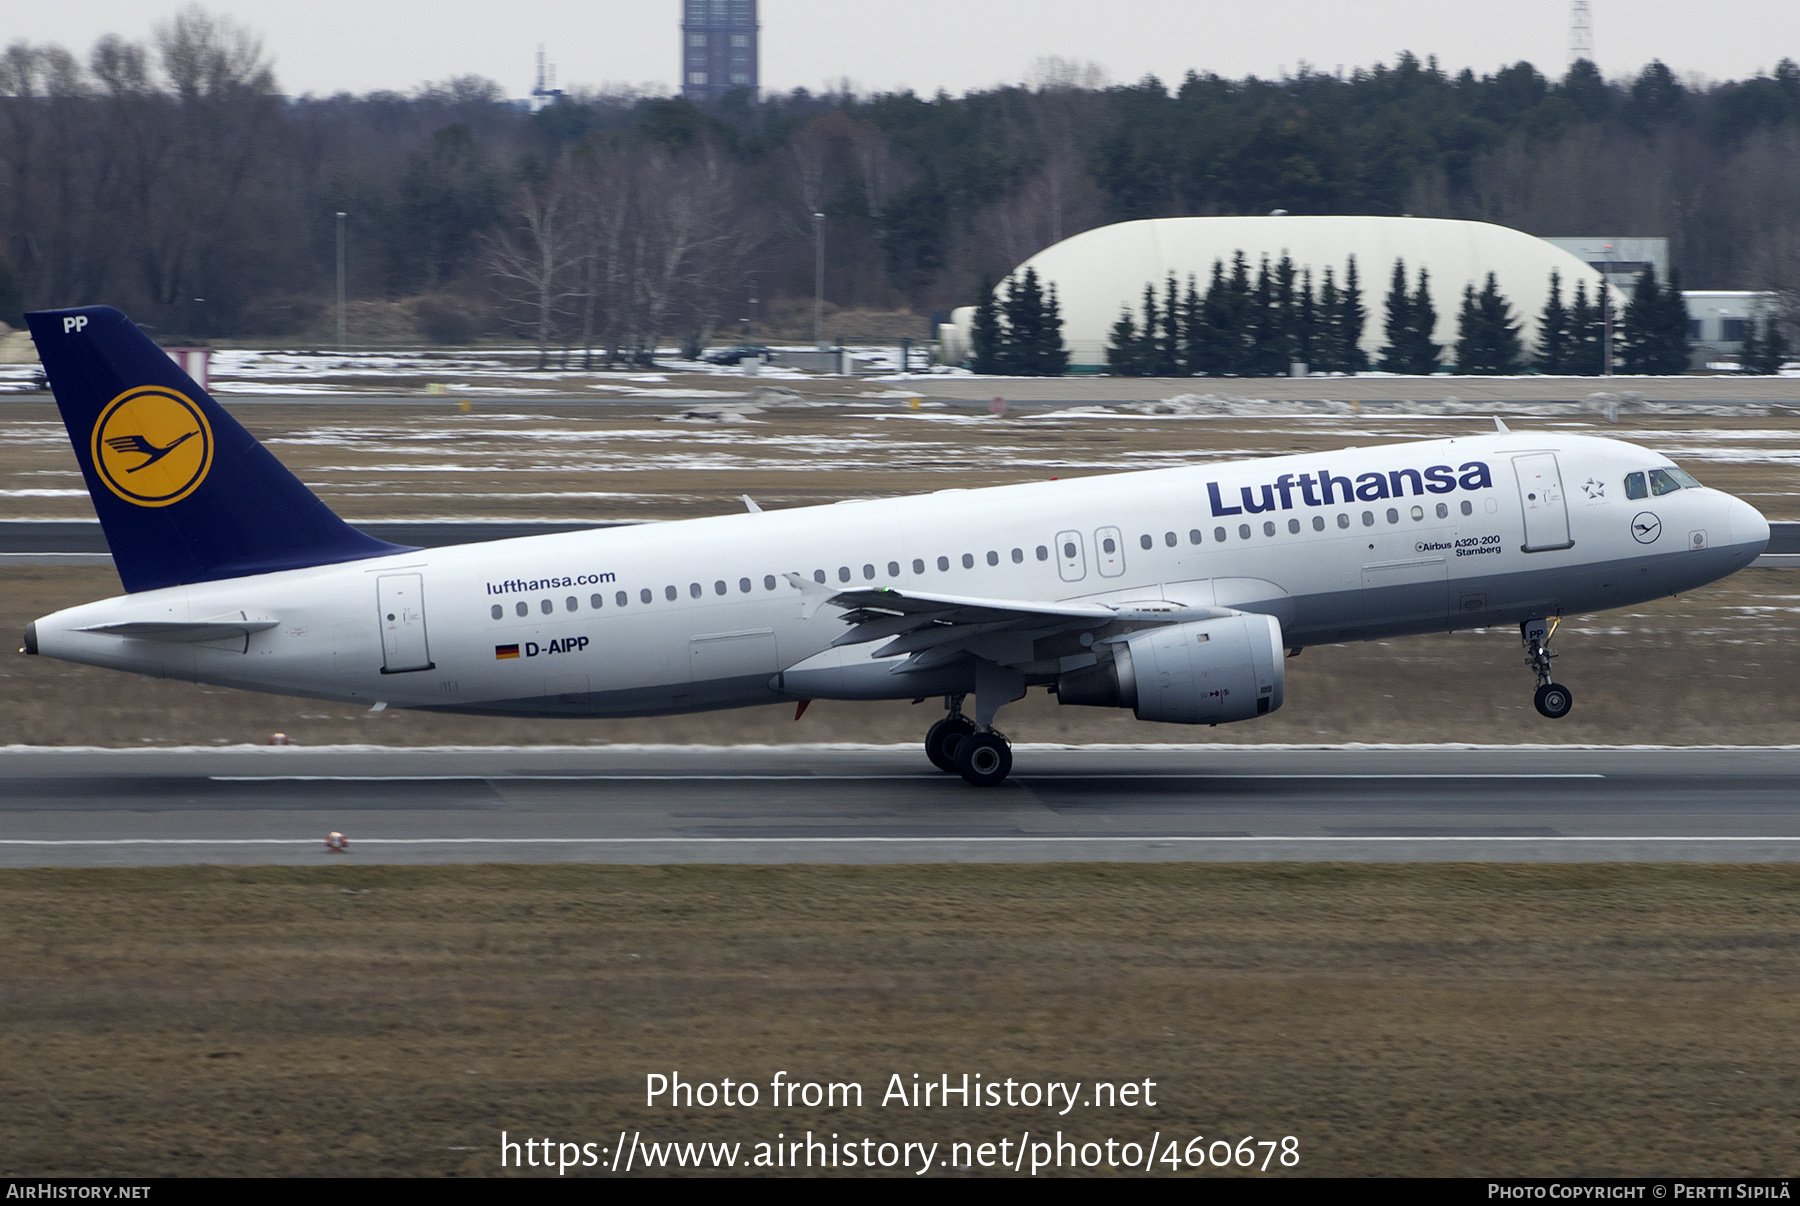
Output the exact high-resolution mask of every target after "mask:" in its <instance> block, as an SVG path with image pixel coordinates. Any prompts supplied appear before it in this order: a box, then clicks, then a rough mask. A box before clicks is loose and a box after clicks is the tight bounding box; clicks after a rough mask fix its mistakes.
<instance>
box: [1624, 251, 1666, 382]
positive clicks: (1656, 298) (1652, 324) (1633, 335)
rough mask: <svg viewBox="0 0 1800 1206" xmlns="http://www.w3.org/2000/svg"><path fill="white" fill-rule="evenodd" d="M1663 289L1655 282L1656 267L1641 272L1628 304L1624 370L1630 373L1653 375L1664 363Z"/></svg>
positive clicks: (1626, 309) (1626, 306)
mask: <svg viewBox="0 0 1800 1206" xmlns="http://www.w3.org/2000/svg"><path fill="white" fill-rule="evenodd" d="M1662 310H1663V296H1662V290H1661V289H1660V288H1659V287H1658V286H1657V283H1656V267H1655V265H1651V266H1650V267H1648V268H1645V269H1644V270H1643V271H1642V272H1640V273H1638V278H1637V284H1636V285H1634V286H1632V290H1631V300H1630V301H1629V302H1627V303H1626V305H1625V324H1624V332H1625V340H1624V345H1625V346H1624V348H1623V349H1622V351H1623V356H1622V360H1621V367H1623V368H1624V370H1625V371H1626V372H1628V373H1654V372H1657V371H1658V369H1659V367H1660V366H1661V364H1662V362H1663V359H1664V357H1663V353H1662V347H1661V344H1662V341H1663V338H1664V332H1663V327H1664V322H1663V314H1662Z"/></svg>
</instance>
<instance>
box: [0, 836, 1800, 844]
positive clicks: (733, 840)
mask: <svg viewBox="0 0 1800 1206" xmlns="http://www.w3.org/2000/svg"><path fill="white" fill-rule="evenodd" d="M859 842H860V843H873V844H879V845H904V844H907V843H914V844H930V845H943V844H949V843H964V844H995V843H1002V842H1014V843H1019V842H1039V843H1048V842H1111V843H1124V842H1137V843H1143V844H1150V843H1156V842H1162V843H1173V842H1188V843H1199V842H1219V843H1246V842H1276V843H1301V842H1311V843H1321V842H1323V843H1340V844H1341V843H1352V842H1780V843H1787V842H1800V835H1794V836H1785V837H1770V836H1763V837H1727V836H1710V837H1682V836H1673V837H1644V836H1632V837H1603V836H1596V835H1568V836H1561V837H1505V836H1496V837H1480V836H1471V835H1445V836H1429V835H1426V836H1420V837H1380V836H1375V837H1345V836H1325V837H1305V836H1301V835H1294V834H1279V835H1271V836H1269V837H1191V836H1183V835H1164V836H1157V835H1154V834H1151V835H1145V836H1141V837H1079V836H1062V835H1055V836H1051V835H1045V836H1041V837H1034V836H1030V835H1021V836H1017V837H729V838H704V837H637V838H579V837H576V838H569V837H564V838H518V837H460V838H358V839H356V840H355V841H354V843H353V845H355V846H480V845H488V846H579V845H588V846H643V845H670V844H680V845H759V844H760V845H772V844H777V843H779V844H786V845H832V844H838V845H848V844H853V843H859ZM319 844H320V843H319V839H317V838H0V846H317V845H319Z"/></svg>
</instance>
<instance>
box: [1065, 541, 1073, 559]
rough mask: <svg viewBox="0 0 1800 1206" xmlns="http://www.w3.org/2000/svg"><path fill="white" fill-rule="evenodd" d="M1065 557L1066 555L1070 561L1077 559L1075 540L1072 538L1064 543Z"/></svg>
mask: <svg viewBox="0 0 1800 1206" xmlns="http://www.w3.org/2000/svg"><path fill="white" fill-rule="evenodd" d="M1063 557H1064V559H1066V560H1069V561H1073V560H1075V542H1074V541H1072V540H1071V541H1068V542H1067V543H1065V544H1064V545H1063Z"/></svg>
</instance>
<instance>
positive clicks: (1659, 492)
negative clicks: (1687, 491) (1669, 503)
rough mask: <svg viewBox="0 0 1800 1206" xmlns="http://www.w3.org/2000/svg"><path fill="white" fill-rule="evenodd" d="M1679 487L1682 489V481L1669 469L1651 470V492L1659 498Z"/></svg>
mask: <svg viewBox="0 0 1800 1206" xmlns="http://www.w3.org/2000/svg"><path fill="white" fill-rule="evenodd" d="M1679 489H1681V483H1680V482H1678V481H1676V480H1675V479H1674V478H1673V477H1672V476H1670V474H1669V473H1668V471H1667V470H1664V469H1652V470H1651V471H1650V493H1652V494H1654V495H1656V496H1657V497H1658V498H1661V497H1662V496H1663V495H1665V494H1673V493H1675V491H1677V490H1679Z"/></svg>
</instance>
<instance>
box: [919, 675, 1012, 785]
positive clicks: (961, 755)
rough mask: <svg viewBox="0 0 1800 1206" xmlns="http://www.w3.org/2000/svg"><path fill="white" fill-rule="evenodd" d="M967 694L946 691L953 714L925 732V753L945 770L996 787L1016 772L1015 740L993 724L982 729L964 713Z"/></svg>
mask: <svg viewBox="0 0 1800 1206" xmlns="http://www.w3.org/2000/svg"><path fill="white" fill-rule="evenodd" d="M962 702H963V697H962V696H961V695H946V696H945V697H944V706H945V707H946V708H948V709H949V710H950V714H949V715H948V716H946V717H944V718H943V719H942V720H940V721H938V722H937V723H936V724H934V725H932V726H931V730H930V731H929V732H928V733H926V734H925V756H926V757H927V758H929V759H931V764H932V765H933V766H935V767H937V768H938V769H939V770H941V771H947V772H949V773H951V774H956V775H961V776H962V777H963V778H965V779H967V780H968V781H969V782H971V783H973V784H975V785H976V786H977V787H992V786H994V785H995V784H996V783H1000V782H1002V781H1003V780H1005V778H1006V776H1007V775H1009V774H1011V773H1012V763H1013V757H1012V743H1011V742H1009V741H1008V740H1007V739H1006V738H1005V737H1003V736H1001V735H1000V734H999V733H997V732H995V731H994V730H993V729H992V728H988V729H978V728H976V727H975V722H974V721H972V720H970V719H969V718H968V717H967V716H964V715H963V713H962Z"/></svg>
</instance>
